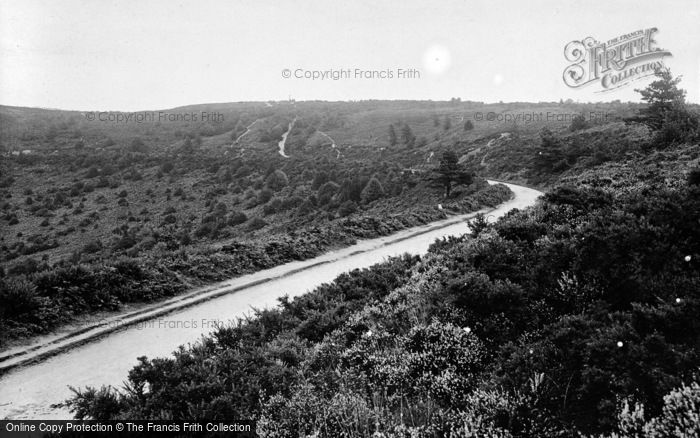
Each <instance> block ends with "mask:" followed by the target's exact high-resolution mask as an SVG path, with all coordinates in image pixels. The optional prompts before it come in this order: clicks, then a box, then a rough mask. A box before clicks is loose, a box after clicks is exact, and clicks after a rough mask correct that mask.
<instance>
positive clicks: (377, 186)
mask: <svg viewBox="0 0 700 438" xmlns="http://www.w3.org/2000/svg"><path fill="white" fill-rule="evenodd" d="M383 196H384V187H382V183H380V182H379V180H378V179H377V178H372V179H370V180H369V182H368V183H367V185H366V186H365V188H364V189H363V190H362V202H364V203H365V204H369V203H370V202H372V201H376V200H377V199H379V198H382V197H383Z"/></svg>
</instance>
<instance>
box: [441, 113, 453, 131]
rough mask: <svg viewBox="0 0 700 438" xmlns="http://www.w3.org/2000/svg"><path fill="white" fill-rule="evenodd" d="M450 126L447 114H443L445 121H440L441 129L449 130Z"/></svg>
mask: <svg viewBox="0 0 700 438" xmlns="http://www.w3.org/2000/svg"><path fill="white" fill-rule="evenodd" d="M451 128H452V120H450V117H449V116H445V121H444V122H443V123H442V129H444V130H445V131H449V130H450V129H451Z"/></svg>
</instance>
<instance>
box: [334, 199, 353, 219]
mask: <svg viewBox="0 0 700 438" xmlns="http://www.w3.org/2000/svg"><path fill="white" fill-rule="evenodd" d="M356 211H357V204H355V202H353V201H345V202H343V203H342V204H340V208H338V214H339V215H340V217H346V216H350V215H351V214H353V213H355V212H356Z"/></svg>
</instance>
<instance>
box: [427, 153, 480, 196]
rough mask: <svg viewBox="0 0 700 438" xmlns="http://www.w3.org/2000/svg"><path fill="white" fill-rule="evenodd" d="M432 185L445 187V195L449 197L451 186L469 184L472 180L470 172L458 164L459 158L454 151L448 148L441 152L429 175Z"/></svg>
mask: <svg viewBox="0 0 700 438" xmlns="http://www.w3.org/2000/svg"><path fill="white" fill-rule="evenodd" d="M431 179H432V182H433V184H434V185H437V186H439V187H442V188H444V189H445V197H449V196H450V193H452V188H453V187H454V186H457V185H469V184H471V183H472V182H473V181H474V178H473V176H472V174H471V172H469V171H467V170H466V169H465V168H464V166H462V165H461V164H459V158H458V157H457V154H456V153H455V152H454V151H451V150H448V151H445V153H443V154H442V158H441V159H440V164H439V165H438V167H437V168H436V169H434V171H433V175H432V177H431Z"/></svg>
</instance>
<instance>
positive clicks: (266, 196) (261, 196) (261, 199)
mask: <svg viewBox="0 0 700 438" xmlns="http://www.w3.org/2000/svg"><path fill="white" fill-rule="evenodd" d="M272 196H273V193H272V190H269V189H262V190H260V193H258V204H266V203H267V202H268V201H269V200H270V199H272Z"/></svg>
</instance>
